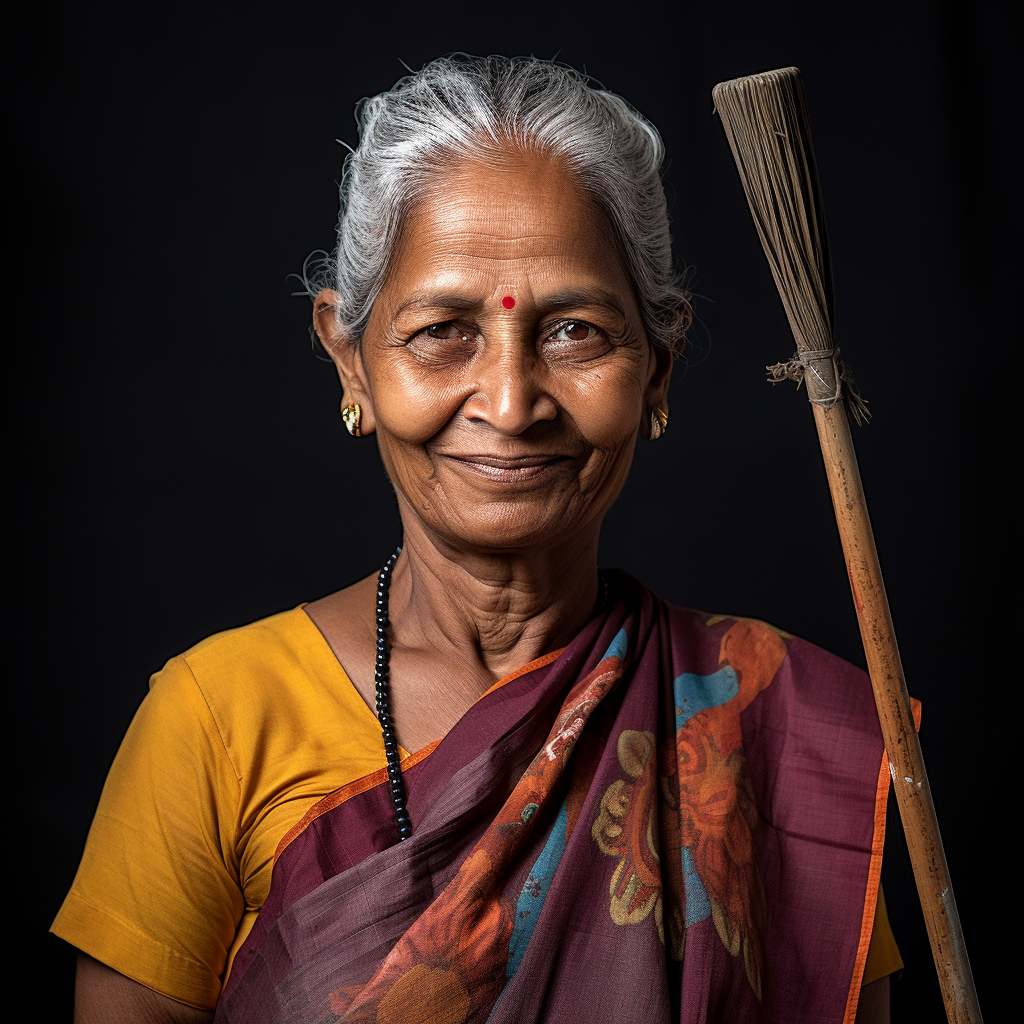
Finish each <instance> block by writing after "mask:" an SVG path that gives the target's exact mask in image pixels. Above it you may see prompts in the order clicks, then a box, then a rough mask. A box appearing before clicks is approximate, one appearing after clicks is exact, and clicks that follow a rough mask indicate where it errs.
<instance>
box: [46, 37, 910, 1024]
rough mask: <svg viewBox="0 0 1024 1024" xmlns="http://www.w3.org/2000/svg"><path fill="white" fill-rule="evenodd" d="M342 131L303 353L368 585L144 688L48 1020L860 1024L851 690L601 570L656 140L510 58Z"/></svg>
mask: <svg viewBox="0 0 1024 1024" xmlns="http://www.w3.org/2000/svg"><path fill="white" fill-rule="evenodd" d="M360 124H361V135H360V142H359V147H358V149H357V150H356V151H355V152H354V153H353V154H352V156H350V157H349V159H348V161H347V162H346V170H345V175H344V180H343V183H342V189H341V193H342V216H341V222H340V229H339V241H338V248H337V254H336V257H335V260H334V263H333V276H332V281H331V284H332V287H327V288H324V289H323V290H321V291H320V292H319V294H317V295H316V297H315V301H314V322H315V326H316V331H317V334H318V335H319V338H320V340H321V342H322V343H323V345H324V347H325V348H326V350H327V351H328V352H329V353H330V355H331V357H332V359H333V360H334V362H335V364H336V366H337V369H338V373H339V375H340V377H341V382H342V387H343V392H344V393H343V398H342V405H343V413H342V415H343V417H344V420H345V424H346V426H347V427H348V430H349V432H350V433H351V434H352V436H353V437H354V438H363V439H364V440H363V441H360V442H356V443H364V444H365V443H368V441H367V440H365V439H367V438H369V436H370V435H375V437H376V441H377V445H378V447H379V450H380V454H381V458H382V460H383V463H384V468H385V470H386V472H387V474H388V477H389V478H390V480H391V482H392V484H393V486H394V489H395V492H396V494H397V496H398V503H399V510H400V513H401V520H402V530H403V537H402V545H401V547H399V548H397V549H396V550H395V552H394V553H393V554H391V556H390V557H387V552H382V553H381V561H382V564H383V568H382V569H381V570H380V571H379V572H378V573H374V575H373V576H371V577H369V578H368V579H365V580H362V581H361V582H358V583H356V584H354V585H352V586H350V587H347V588H346V589H344V590H341V591H339V592H337V593H335V594H332V595H330V596H329V597H326V598H323V599H322V600H319V601H315V602H313V603H312V604H308V605H305V606H302V607H300V608H297V609H295V610H293V611H289V612H285V613H283V614H280V615H276V616H273V617H272V618H269V619H265V620H263V621H261V622H258V623H255V624H253V625H251V626H247V627H245V628H242V629H237V630H232V631H231V632H228V633H222V634H219V635H217V636H214V637H212V638H211V639H208V640H206V641H204V642H203V643H201V644H199V645H197V646H196V647H193V648H192V649H191V650H189V651H187V652H186V653H185V654H183V655H181V656H180V657H177V658H174V659H172V660H171V662H170V663H169V664H168V665H167V666H166V667H165V668H164V670H163V671H162V672H160V673H158V674H157V675H156V676H155V677H154V678H153V680H152V684H151V689H150V693H149V695H148V696H147V698H146V700H145V701H144V702H143V705H142V707H141V708H140V710H139V712H138V714H137V716H136V718H135V720H134V721H133V723H132V726H131V728H130V730H129V732H128V735H127V737H126V738H125V740H124V743H123V745H122V747H121V750H120V752H119V753H118V756H117V759H116V760H115V762H114V765H113V767H112V769H111V772H110V776H109V779H108V781H107V784H106V787H105V789H104V792H103V797H102V799H101V802H100V806H99V810H98V812H97V815H96V820H95V823H94V825H93V828H92V831H91V833H90V836H89V840H88V843H87V846H86V850H85V855H84V857H83V861H82V866H81V869H80V871H79V873H78V876H77V877H76V880H75V883H74V887H73V889H72V891H71V893H70V894H69V896H68V898H67V900H66V901H65V903H64V906H63V907H62V909H61V912H60V915H59V916H58V918H57V921H56V923H55V924H54V931H56V933H57V934H58V935H61V936H62V937H64V938H65V939H67V940H68V941H69V942H71V943H73V944H74V945H76V946H77V947H78V948H79V949H80V950H81V951H82V956H81V957H80V963H79V974H78V985H77V1000H76V1015H77V1019H78V1020H79V1021H80V1022H91V1021H100V1020H102V1021H169V1022H178V1021H181V1022H184V1021H206V1020H210V1019H214V1014H215V1013H216V1018H215V1019H216V1020H223V1021H296V1022H312V1021H331V1020H336V1019H339V1018H340V1019H342V1020H345V1021H380V1022H384V1021H395V1022H413V1021H445V1022H463V1021H484V1020H493V1021H551V1022H554V1021H574V1020H579V1021H592V1020H608V1019H611V1020H643V1021H669V1020H672V1021H676V1020H678V1021H687V1022H689V1021H729V1022H736V1021H748V1020H750V1021H753V1020H776V1021H787V1022H797V1021H811V1020H813V1021H844V1020H846V1021H852V1020H853V1018H854V1015H855V1014H856V1013H857V1008H858V1003H859V1004H860V1007H861V1010H860V1017H859V1018H858V1019H872V1020H882V1019H887V1009H886V1004H887V998H888V988H887V985H888V979H887V976H888V974H889V973H890V972H892V971H894V970H897V969H898V968H899V967H900V966H901V964H900V961H899V954H898V952H896V950H895V946H894V944H893V942H892V937H891V932H890V931H889V929H888V925H887V923H886V920H885V913H884V903H882V902H881V901H879V900H878V877H879V867H880V858H881V843H882V835H883V826H884V794H885V787H884V781H885V778H886V776H885V774H884V772H883V773H882V776H881V780H882V783H883V784H882V785H880V771H881V770H882V768H883V750H882V741H881V737H880V734H879V729H878V724H877V719H876V716H875V712H874V707H873V704H872V699H871V693H870V689H869V686H868V683H867V679H866V677H865V676H864V675H863V673H861V672H860V671H859V670H857V669H855V668H853V667H852V666H850V665H848V664H846V663H844V662H842V661H840V660H838V659H837V658H835V657H833V656H831V655H829V654H826V653H825V652H823V651H821V650H819V649H817V648H815V647H813V646H811V645H810V644H808V643H805V642H802V641H800V640H798V639H795V638H794V637H791V636H789V635H788V634H786V633H782V632H780V631H778V630H775V629H772V628H771V627H769V626H767V625H764V624H763V623H760V622H756V621H752V620H746V619H738V618H733V617H729V616H724V615H706V614H703V613H698V612H694V611H689V610H686V609H682V608H676V607H672V606H670V605H667V604H665V603H664V602H662V601H661V600H660V599H659V598H657V597H656V596H655V595H654V594H652V593H651V592H650V591H648V590H647V589H645V588H644V586H643V585H642V584H641V583H639V582H638V581H637V580H635V579H633V578H632V577H629V576H627V575H625V574H623V573H618V572H602V571H599V570H598V566H597V560H596V559H597V550H598V535H599V532H600V529H601V523H602V520H603V519H604V516H605V514H606V513H607V512H608V509H609V508H610V506H611V505H612V503H613V502H614V501H615V499H616V496H617V495H618V494H619V491H620V490H621V488H622V485H623V482H624V481H625V479H626V475H627V473H628V472H629V467H630V462H631V459H632V456H633V450H634V446H635V444H636V443H637V439H638V437H642V438H646V439H650V440H651V441H655V440H657V439H658V437H660V436H661V434H662V433H663V432H664V431H665V429H666V427H667V425H668V412H669V403H668V387H669V377H670V374H671V368H672V359H673V354H674V353H679V352H680V351H681V350H682V346H683V335H684V331H685V329H686V327H687V324H688V322H689V317H690V310H689V305H688V302H687V298H686V295H685V293H684V291H683V290H682V289H681V287H680V285H679V282H678V280H677V278H676V276H675V275H674V272H673V263H672V257H671V249H670V237H669V231H668V220H667V214H666V206H665V199H664V193H663V189H662V185H661V181H660V177H659V169H660V165H661V162H662V145H661V140H660V137H659V136H658V133H657V132H656V131H655V129H654V128H653V127H652V126H651V125H650V124H648V123H647V122H646V121H645V120H644V119H643V118H642V117H640V116H639V115H638V114H637V113H636V112H635V111H634V110H632V109H631V108H630V107H629V106H628V105H627V104H626V103H625V102H624V101H623V100H622V99H620V98H619V97H617V96H615V95H613V94H611V93H609V92H607V91H604V90H601V89H597V88H594V87H592V86H591V85H590V84H588V82H587V81H586V80H585V79H584V78H583V77H582V76H580V75H578V74H576V73H575V72H573V71H571V70H569V69H566V68H563V67H560V66H558V65H555V64H553V63H550V62H546V61H541V60H536V59H533V58H530V59H517V60H507V59H504V58H497V57H490V58H486V59H476V58H458V59H445V60H439V61H435V62H434V63H432V64H430V65H428V66H427V67H426V68H424V70H423V71H421V72H419V73H417V74H415V75H412V76H410V77H408V78H406V79H403V80H402V81H401V82H399V83H398V84H397V85H396V86H395V87H394V88H393V89H392V90H391V91H390V92H388V93H385V94H383V95H380V96H377V97H375V98H373V99H372V100H369V101H367V102H366V103H364V104H363V106H362V107H361V109H360ZM335 523H336V527H335V532H336V535H337V536H338V538H339V542H341V543H351V542H352V541H353V539H354V538H356V537H357V536H358V523H359V510H358V508H357V507H352V508H346V509H339V510H337V511H336V518H335ZM639 528H644V526H643V524H639Z"/></svg>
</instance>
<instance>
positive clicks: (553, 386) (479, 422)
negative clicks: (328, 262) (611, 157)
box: [316, 154, 671, 551]
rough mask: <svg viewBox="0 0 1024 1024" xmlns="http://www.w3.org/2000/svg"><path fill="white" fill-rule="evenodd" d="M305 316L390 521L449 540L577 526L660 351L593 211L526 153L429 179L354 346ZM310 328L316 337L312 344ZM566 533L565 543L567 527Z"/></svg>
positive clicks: (593, 526)
mask: <svg viewBox="0 0 1024 1024" xmlns="http://www.w3.org/2000/svg"><path fill="white" fill-rule="evenodd" d="M331 299H332V296H331V294H330V293H322V294H321V296H319V297H318V300H317V304H316V305H317V308H318V318H317V326H318V330H320V334H321V337H322V338H324V340H325V341H326V342H327V343H328V348H330V349H331V350H332V351H333V352H334V353H335V357H336V362H337V363H338V367H339V371H340V373H341V377H342V382H343V384H344V387H345V395H344V399H343V401H344V402H345V403H346V404H347V403H348V402H359V404H360V405H361V407H362V428H363V432H364V433H366V432H369V431H376V434H377V439H378V443H379V445H380V453H381V457H382V459H383V461H384V465H385V468H386V469H387V472H388V475H389V476H390V478H391V480H392V482H393V483H394V485H395V487H396V489H397V491H398V494H399V497H400V505H401V509H402V515H403V519H405V520H406V530H407V532H408V530H409V526H410V525H412V524H411V523H409V522H408V517H409V516H412V517H415V519H418V520H419V521H420V522H421V524H422V526H424V527H426V528H427V529H428V530H429V531H430V532H431V533H433V534H434V535H435V536H436V537H437V538H438V539H440V540H443V541H444V542H446V543H449V544H451V545H453V546H455V547H456V548H460V547H461V548H466V547H469V548H473V549H476V550H483V551H517V550H523V549H527V548H531V547H536V546H549V545H553V544H560V543H565V542H567V541H568V540H569V539H570V538H573V537H577V535H580V534H593V536H594V537H596V532H597V530H598V529H599V527H600V523H601V520H602V518H603V517H604V515H605V513H606V512H607V511H608V509H609V507H610V506H611V504H612V502H613V501H614V500H615V498H616V497H617V495H618V493H619V491H620V490H621V488H622V485H623V483H624V481H625V479H626V474H627V473H628V471H629V466H630V462H631V460H632V456H633V447H634V444H635V443H636V438H637V433H638V430H639V429H640V427H641V424H642V423H644V424H645V423H646V422H648V421H649V419H650V414H651V410H652V408H653V407H654V406H655V405H660V406H661V407H662V408H663V409H667V401H666V394H667V389H668V378H669V373H670V370H671V357H670V356H669V354H668V353H666V352H664V351H663V350H660V349H659V350H656V349H655V348H654V347H653V346H652V345H651V344H650V343H649V342H648V340H647V338H646V336H645V334H644V330H643V326H642V323H641V319H640V313H639V309H638V307H637V303H636V299H635V297H634V294H633V287H632V284H631V281H630V278H629V275H628V274H627V272H626V270H625V268H624V266H623V264H622V261H621V258H620V256H619V254H618V251H617V248H616V245H615V242H614V240H613V236H612V232H611V229H610V227H609V225H608V223H607V220H606V218H605V217H604V215H603V214H602V213H601V212H600V210H598V209H597V207H596V206H594V205H593V204H592V203H591V202H590V201H588V199H587V198H586V197H585V196H584V195H583V194H582V193H581V192H580V191H579V189H578V188H577V186H576V185H575V182H574V181H573V179H572V178H571V177H570V176H569V175H568V174H567V173H566V172H565V171H564V170H563V169H562V168H561V167H560V166H559V165H557V164H555V163H552V162H551V161H549V160H546V159H544V158H539V157H536V156H527V155H522V154H516V155H512V154H509V155H508V157H507V158H506V159H505V160H503V161H502V162H500V163H483V162H481V163H472V164H465V165H462V166H461V167H457V168H456V169H454V170H452V171H451V172H450V173H449V174H447V175H446V176H445V177H444V178H443V179H442V180H441V181H440V182H439V184H438V186H437V188H436V190H435V191H433V193H432V194H431V195H430V196H429V197H427V198H425V199H424V200H422V201H421V202H420V203H419V204H418V205H417V206H416V207H415V208H414V209H413V211H412V212H411V214H410V215H409V216H408V217H407V219H406V221H405V223H404V224H403V230H402V234H401V238H400V241H399V243H398V246H397V250H396V259H395V261H394V263H393V265H392V267H391V269H390V271H389V274H388V277H387V279H386V281H385V284H384V286H383V288H382V290H381V292H380V294H379V296H378V298H377V300H376V302H375V304H374V307H373V311H372V314H371V317H370V320H369V324H368V326H367V329H366V332H365V334H364V336H363V338H362V340H361V342H360V345H359V346H358V347H353V346H350V345H348V344H347V343H345V342H344V341H343V339H339V338H337V337H330V333H329V332H330V331H331V326H330V324H331V317H330V315H329V310H325V309H324V306H325V305H326V304H329V303H330V302H331ZM325 333H327V334H328V337H325ZM580 539H581V538H580Z"/></svg>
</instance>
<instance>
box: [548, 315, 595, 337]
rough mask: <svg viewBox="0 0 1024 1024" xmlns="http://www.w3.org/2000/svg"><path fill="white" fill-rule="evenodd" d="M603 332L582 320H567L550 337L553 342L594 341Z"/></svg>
mask: <svg viewBox="0 0 1024 1024" xmlns="http://www.w3.org/2000/svg"><path fill="white" fill-rule="evenodd" d="M600 333H601V332H600V331H598V329H597V328H596V327H592V326H591V325H590V324H587V323H584V322H583V321H582V320H566V321H565V322H564V323H561V324H559V325H558V327H557V328H556V329H555V330H554V331H553V332H552V333H551V334H550V335H549V336H548V337H549V338H550V340H551V341H594V340H596V339H597V336H598V335H599V334H600Z"/></svg>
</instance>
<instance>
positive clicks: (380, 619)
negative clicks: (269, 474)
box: [373, 545, 609, 842]
mask: <svg viewBox="0 0 1024 1024" xmlns="http://www.w3.org/2000/svg"><path fill="white" fill-rule="evenodd" d="M401 553H402V546H401V545H399V546H398V547H397V548H395V552H394V554H393V555H392V556H391V557H390V558H389V559H388V560H387V561H386V562H385V563H384V567H383V568H382V569H381V571H380V575H379V576H378V577H377V664H376V667H375V669H374V673H373V679H374V689H375V691H376V696H377V721H378V722H380V727H381V729H382V730H383V734H384V755H385V756H386V757H387V762H388V779H389V781H390V782H391V802H392V803H393V804H394V805H395V817H396V818H397V819H398V839H399V842H401V841H403V840H405V839H408V838H409V837H410V836H411V835H412V821H411V820H410V818H409V812H408V811H407V810H406V807H405V783H404V782H403V781H402V760H401V758H400V757H399V756H398V738H397V737H396V736H395V723H394V721H393V720H392V718H391V689H390V675H389V669H388V666H389V663H390V648H389V647H388V594H389V592H390V590H391V573H392V571H393V570H394V568H395V562H397V561H398V556H399V555H400V554H401ZM598 582H599V585H600V593H599V596H598V601H597V608H596V609H595V611H604V610H605V609H607V607H608V598H609V594H608V578H607V577H606V576H605V574H604V573H600V574H599V576H598Z"/></svg>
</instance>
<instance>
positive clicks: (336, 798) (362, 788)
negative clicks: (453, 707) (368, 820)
mask: <svg viewBox="0 0 1024 1024" xmlns="http://www.w3.org/2000/svg"><path fill="white" fill-rule="evenodd" d="M564 650H565V648H564V647H560V648H559V649H558V650H557V651H552V652H551V653H550V654H544V655H542V656H541V657H539V658H534V659H533V661H529V662H527V663H526V664H525V665H522V666H521V667H520V668H517V669H516V670H515V671H514V672H510V673H509V674H508V675H507V676H504V677H503V678H502V679H499V680H498V681H497V682H496V683H495V684H494V685H493V686H491V687H489V688H488V689H487V690H485V691H484V692H483V693H482V694H481V695H480V697H479V698H477V699H478V700H482V699H483V698H484V697H486V696H487V695H488V694H490V693H494V691H495V690H500V689H501V688H502V687H503V686H504V685H505V684H506V683H511V682H512V680H513V679H518V678H519V677H520V676H524V675H526V673H527V672H533V671H535V670H536V669H539V668H544V666H545V665H550V664H551V663H552V662H553V661H556V660H557V659H558V658H559V657H560V656H561V654H562V652H563V651H564ZM474 703H476V702H475V701H474ZM443 738H444V737H441V738H439V739H436V740H434V741H433V743H428V744H427V745H426V746H425V747H421V748H420V749H419V750H417V751H416V752H415V753H414V754H407V755H406V756H405V757H403V758H402V762H401V764H402V771H408V770H409V769H410V768H412V767H413V765H416V764H419V763H420V761H422V760H424V759H425V758H426V757H428V756H429V755H430V754H431V753H433V752H434V750H435V749H436V748H437V745H438V744H439V743H440V742H441V739H443ZM382 749H383V748H382ZM387 777H388V770H387V766H385V767H383V768H378V769H377V771H375V772H371V773H370V774H369V775H364V776H362V778H359V779H354V780H353V781H352V782H349V783H347V784H346V785H344V786H342V787H341V788H340V789H336V790H334V792H333V793H328V794H327V796H325V797H321V798H320V799H319V800H318V801H317V802H316V803H315V804H313V806H312V807H310V808H309V810H308V811H306V813H305V814H304V815H303V816H302V817H301V818H300V819H299V820H298V821H297V822H296V823H295V824H294V825H292V827H291V828H290V829H288V831H287V832H286V833H285V834H284V836H283V837H282V839H281V842H279V843H278V844H277V849H276V850H275V851H274V862H275V863H276V862H277V860H278V858H279V857H280V856H281V854H282V853H284V851H285V849H286V848H287V847H288V845H289V844H290V843H291V842H293V841H294V840H295V838H296V837H297V836H299V835H301V833H302V832H304V831H305V830H306V829H307V828H309V826H310V825H311V824H312V823H313V822H314V821H316V819H317V818H319V817H320V816H321V815H322V814H326V813H327V812H328V811H333V810H334V808H335V807H340V806H341V805H342V804H343V803H345V801H346V800H351V799H352V797H354V796H359V794H360V793H365V792H366V791H367V790H370V789H373V788H374V787H375V786H379V785H381V783H383V782H386V781H387Z"/></svg>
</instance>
